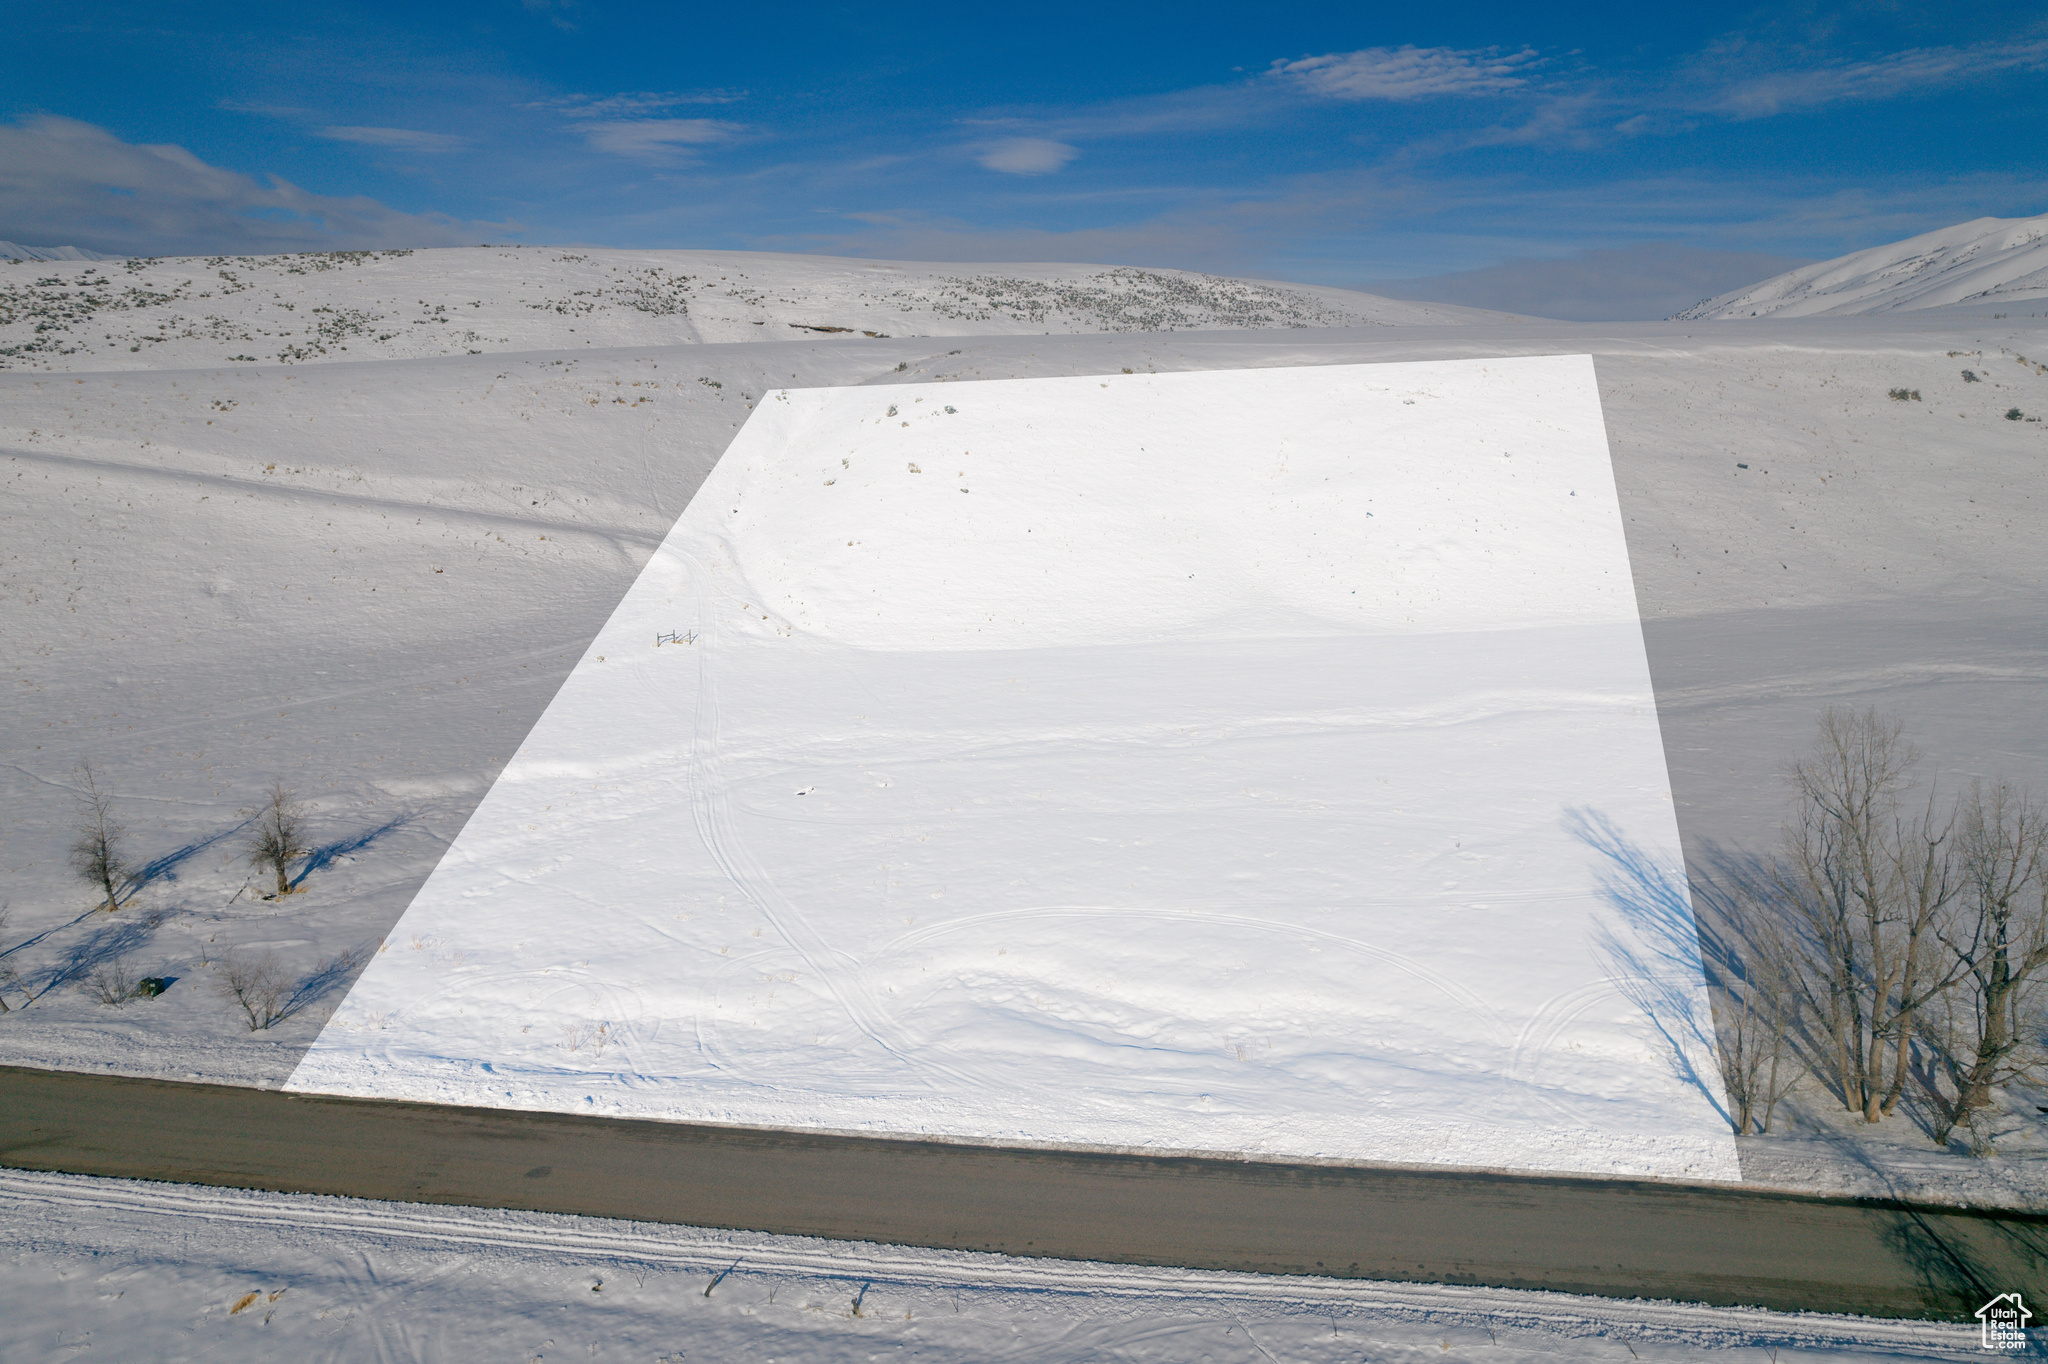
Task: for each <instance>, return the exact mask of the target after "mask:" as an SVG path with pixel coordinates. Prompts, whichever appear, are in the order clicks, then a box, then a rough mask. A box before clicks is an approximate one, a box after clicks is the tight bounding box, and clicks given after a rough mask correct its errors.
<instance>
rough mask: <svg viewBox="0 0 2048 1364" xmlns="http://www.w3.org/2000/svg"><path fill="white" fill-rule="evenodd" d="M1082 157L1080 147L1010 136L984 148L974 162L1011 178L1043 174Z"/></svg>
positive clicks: (1045, 139) (1041, 138)
mask: <svg viewBox="0 0 2048 1364" xmlns="http://www.w3.org/2000/svg"><path fill="white" fill-rule="evenodd" d="M1080 154H1081V152H1080V149H1079V148H1077V147H1071V146H1069V145H1067V144H1066V143H1064V142H1055V141H1053V140H1052V139H1051V138H1049V137H1010V138H1005V139H1003V140H1002V141H1001V142H991V143H989V144H988V145H986V146H984V147H983V148H982V149H981V150H980V151H979V152H978V153H977V154H976V156H975V160H977V161H979V162H981V164H982V165H984V166H986V167H987V168H988V169H990V170H992V171H1004V172H1006V173H1008V174H1010V175H1044V174H1046V173H1048V172H1050V171H1056V170H1058V169H1059V168H1060V167H1062V166H1064V165H1066V164H1067V163H1068V162H1069V161H1072V160H1073V159H1074V158H1075V157H1077V156H1079V155H1080Z"/></svg>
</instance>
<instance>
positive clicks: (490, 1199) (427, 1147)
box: [0, 1068, 2048, 1319]
mask: <svg viewBox="0 0 2048 1364" xmlns="http://www.w3.org/2000/svg"><path fill="white" fill-rule="evenodd" d="M0 1164H5V1165H8V1166H12V1167H15V1168H18V1169H29V1170H43V1171H57V1172H65V1173H72V1174H93V1175H105V1176H115V1177H125V1178H150V1179H168V1180H175V1181H180V1182H187V1183H196V1184H217V1185H231V1186H240V1187H248V1188H258V1189H270V1190H277V1191H285V1192H299V1193H325V1194H342V1195H350V1196H356V1197H367V1198H382V1199H397V1200H406V1201H411V1202H422V1203H456V1204H469V1205H476V1206H483V1207H500V1208H522V1209H528V1210H535V1211H547V1212H563V1213H579V1214H585V1215H592V1216H601V1217H615V1218H633V1219H637V1220H641V1221H655V1222H671V1223H681V1224H686V1225H693V1226H706V1227H743V1228H747V1229H751V1230H757V1231H772V1232H780V1233H784V1234H792V1235H802V1236H821V1237H831V1238H839V1239H848V1240H862V1241H877V1242H884V1243H890V1244H898V1245H913V1246H930V1247H937V1248H941V1249H954V1250H975V1251H998V1252H1006V1253H1009V1254H1012V1255H1026V1256H1042V1257H1054V1258H1064V1259H1082V1260H1101V1261H1112V1262H1123V1263H1136V1264H1152V1265H1180V1266H1186V1267H1190V1268H1196V1269H1221V1270H1237V1271H1259V1272H1268V1273H1285V1274H1309V1275H1324V1276H1335V1277H1358V1278H1372V1279H1391V1280H1408V1281H1428V1282H1439V1283H1452V1284H1480V1285H1488V1286H1493V1287H1501V1288H1536V1289H1550V1290H1555V1291H1561V1292H1576V1293H1593V1294H1604V1295H1609V1296H1624V1297H1654V1298H1677V1299H1683V1300H1692V1301H1703V1302H1710V1303H1723V1304H1745V1305H1754V1306H1763V1307H1771V1308H1777V1309H1793V1310H1809V1311H1834V1312H1853V1313H1859V1314H1865V1315H1875V1316H1940V1317H1950V1318H1955V1319H1966V1318H1967V1316H1968V1314H1969V1313H1970V1312H1971V1311H1972V1310H1973V1309H1974V1308H1975V1307H1976V1306H1977V1305H1978V1304H1981V1303H1983V1302H1985V1301H1987V1300H1989V1299H1990V1298H1991V1297H1992V1296H1993V1295H1994V1294H1996V1293H1999V1292H2007V1291H2019V1292H2022V1293H2027V1294H2037V1293H2039V1292H2041V1291H2043V1290H2044V1289H2048V1272H2044V1271H2048V1217H2039V1216H2029V1215H2018V1214H2005V1215H1998V1214H1987V1213H1976V1212H1971V1211H1967V1210H1956V1209H1932V1208H1914V1207H1910V1206H1906V1205H1902V1204H1895V1203H1881V1202H1852V1201H1847V1200H1831V1199H1819V1198H1808V1197H1800V1196H1795V1195H1785V1194H1775V1193H1763V1192H1757V1191H1754V1190H1743V1189H1728V1188H1725V1187H1723V1188H1710V1187H1698V1186H1687V1185H1681V1184H1662V1183H1647V1182H1634V1181H1611V1180H1584V1179H1562V1178H1535V1177H1515V1176H1505V1175H1491V1174H1471V1173H1462V1172H1449V1171H1427V1172H1425V1171H1416V1170H1393V1169H1384V1168H1382V1169H1369V1168H1362V1167H1358V1166H1335V1165H1323V1166H1311V1165H1288V1164H1279V1163H1260V1162H1238V1161H1226V1160H1215V1159H1198V1158H1174V1157H1160V1156H1144V1157H1138V1156H1122V1155H1108V1154H1091V1153H1085V1152H1075V1151H1050V1150H1041V1151H1023V1150H1003V1149H996V1148H989V1147H974V1146H962V1145H948V1144H941V1143H934V1142H910V1141H891V1140H876V1139H867V1138H847V1137H834V1136H819V1135H806V1134H795V1133H774V1132H765V1131H747V1130H742V1129H731V1128H712V1127H700V1126H694V1125H689V1124H682V1123H666V1122H644V1121H631V1120H618V1119H592V1118H582V1117H576V1116H571V1115H554V1114H537V1113H514V1112H502V1111H488V1110H476V1109H460V1108H447V1107H440V1106H435V1105H424V1104H405V1103H392V1102H386V1101H380V1100H355V1099H335V1098H311V1097H305V1096H298V1095H286V1094H280V1093H276V1092H274V1091H265V1090H253V1089H245V1088H239V1087H226V1086H205V1085H186V1084H169V1083H164V1082H161V1081H155V1080H138V1079H127V1078H117V1077H108V1076H81V1075H69V1074H63V1073H59V1072H52V1071H36V1070H21V1069H14V1068H6V1069H0Z"/></svg>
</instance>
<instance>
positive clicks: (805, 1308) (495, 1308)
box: [0, 1170, 1984, 1364]
mask: <svg viewBox="0 0 2048 1364" xmlns="http://www.w3.org/2000/svg"><path fill="white" fill-rule="evenodd" d="M0 1309H4V1313H5V1317H6V1321H7V1330H6V1331H5V1332H4V1333H0V1361H8V1362H11V1361H16V1360H19V1361H22V1362H23V1364H28V1361H36V1362H37V1364H40V1362H41V1361H44V1360H50V1359H69V1358H74V1357H77V1356H80V1355H84V1354H86V1353H87V1352H90V1357H93V1358H101V1357H104V1358H109V1359H121V1360H134V1361H154V1360H187V1359H205V1360H208V1361H211V1362H213V1364H235V1362H236V1361H241V1360H250V1361H259V1360H260V1361H266V1362H267V1361H271V1360H278V1359H293V1360H339V1361H354V1360H361V1359H405V1360H414V1361H419V1362H420V1364H438V1361H443V1360H448V1361H466V1360H474V1359H510V1360H520V1361H535V1362H536V1364H542V1362H544V1361H550V1360H559V1361H567V1360H572V1359H573V1360H579V1361H589V1360H600V1361H604V1360H618V1361H626V1360H631V1361H635V1362H636V1364H640V1362H642V1361H649V1360H653V1361H657V1364H681V1361H700V1360H718V1361H726V1360H763V1361H779V1364H861V1362H864V1361H871V1360H875V1359H881V1358H886V1359H897V1360H903V1361H906V1364H942V1362H949V1361H960V1362H961V1364H969V1362H970V1361H971V1364H1027V1361H1029V1362H1033V1364H1045V1362H1046V1361H1055V1360H1082V1359H1089V1360H1094V1359H1114V1360H1123V1361H1129V1362H1130V1364H1187V1362H1188V1361H1196V1360H1200V1361H1208V1362H1209V1364H1272V1362H1273V1361H1275V1360H1287V1361H1290V1362H1291V1364H1355V1362H1356V1361H1358V1360H1360V1359H1369V1360H1374V1361H1384V1362H1391V1361H1405V1360H1416V1361H1420V1360H1468V1359H1476V1360H1485V1361H1488V1362H1489V1364H1537V1362H1538V1361H1555V1360H1574V1361H1579V1360H1591V1361H1617V1362H1618V1364H1632V1362H1633V1361H1638V1360H1641V1361H1653V1362H1654V1361H1665V1360H1687V1359H1697V1358H1699V1357H1701V1356H1702V1355H1704V1354H1708V1353H1711V1354H1713V1355H1714V1356H1715V1357H1717V1358H1732V1359H1739V1360H1744V1361H1747V1360H1757V1361H1764V1360H1811V1361H1821V1360H1827V1361H1839V1364H1850V1362H1851V1361H1878V1360H1901V1359H1910V1360H1936V1359H1957V1360H1961V1359H1981V1358H1984V1354H1983V1352H1982V1351H1981V1350H1980V1349H1979V1348H1978V1343H1977V1333H1976V1330H1975V1328H1974V1326H1973V1325H1972V1324H1969V1323H1963V1324H1955V1323H1948V1322H1918V1321H1879V1320H1872V1319H1869V1318H1862V1317H1847V1316H1829V1315H1823V1314H1820V1313H1797V1314H1792V1313H1776V1312H1765V1311H1759V1310H1756V1309H1753V1308H1714V1307H1700V1306H1690V1305H1684V1304H1679V1303H1670V1302H1655V1301H1643V1300H1634V1301H1625V1302H1624V1301H1616V1300H1612V1299H1601V1298H1584V1297H1574V1296H1571V1295H1567V1294H1562V1293H1531V1292H1518V1291H1514V1290H1509V1289H1487V1288H1458V1287H1444V1286H1437V1285H1432V1284H1403V1283H1376V1282H1370V1281H1360V1280H1340V1279H1324V1278H1306V1277H1301V1278H1296V1277H1284V1278H1283V1277H1277V1276H1270V1277H1269V1276H1261V1275H1254V1274H1231V1273H1220V1272H1215V1271H1206V1270H1178V1269H1149V1268H1142V1267H1136V1266H1126V1265H1107V1264H1091V1263H1083V1262H1074V1261H1063V1260H1044V1259H1013V1258H1010V1257H1007V1256H1002V1255H986V1254H975V1253H970V1252H959V1251H934V1250H911V1249H905V1248H902V1247H896V1246H883V1245H870V1244H861V1243H854V1242H845V1241H824V1240H814V1239H808V1238H800V1237H790V1236H765V1235H757V1234H751V1233H746V1232H720V1231H702V1230H697V1229H694V1228H689V1227H670V1226H660V1225H654V1224H648V1223H635V1222H610V1221H599V1220H596V1219H592V1218H580V1217H562V1216H551V1215H546V1214H538V1213H520V1212H498V1211H487V1210H483V1209H472V1208H450V1207H430V1206H422V1205H419V1204H407V1203H377V1202H369V1201H366V1200H358V1199H347V1198H324V1197H317V1196H311V1195H303V1194H301V1195H292V1194H260V1193H244V1192H240V1191H237V1190H226V1189H205V1188H192V1187H187V1186H181V1185H167V1184H149V1183H140V1182H135V1181H128V1180H103V1179H88V1178H81V1177H78V1176H71V1175H46V1174H29V1173H23V1172H18V1171H11V1170H10V1171H0Z"/></svg>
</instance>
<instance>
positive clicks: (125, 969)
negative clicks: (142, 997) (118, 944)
mask: <svg viewBox="0 0 2048 1364" xmlns="http://www.w3.org/2000/svg"><path fill="white" fill-rule="evenodd" d="M136 984H137V980H136V975H135V969H134V968H133V967H132V966H130V965H129V964H128V958H126V957H116V958H114V959H113V960H112V961H108V962H102V963H100V965H99V966H97V967H95V968H94V969H93V973H92V978H91V979H90V980H89V981H87V982H86V988H87V989H88V990H90V991H91V992H92V996H93V998H95V999H97V1000H98V1001H99V1002H100V1003H102V1004H111V1005H113V1006H115V1007H116V1008H119V1007H120V1006H121V1005H123V1004H126V1003H127V1002H128V1001H129V1000H131V999H133V998H135V996H136Z"/></svg>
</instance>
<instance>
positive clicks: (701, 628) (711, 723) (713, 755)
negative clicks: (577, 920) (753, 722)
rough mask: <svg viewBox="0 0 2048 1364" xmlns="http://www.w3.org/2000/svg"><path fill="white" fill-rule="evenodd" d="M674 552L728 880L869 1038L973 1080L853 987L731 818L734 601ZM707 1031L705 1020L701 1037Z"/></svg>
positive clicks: (703, 780)
mask: <svg viewBox="0 0 2048 1364" xmlns="http://www.w3.org/2000/svg"><path fill="white" fill-rule="evenodd" d="M719 544H720V545H721V546H722V547H723V548H724V549H725V551H726V557H727V559H728V560H730V561H734V562H736V556H734V555H733V554H732V550H731V546H730V545H729V544H727V543H726V542H725V541H724V540H722V539H721V540H720V541H719ZM675 553H676V554H677V557H679V558H680V559H682V561H683V567H684V571H685V572H686V573H688V574H689V585H690V587H691V589H692V595H693V596H694V597H695V599H696V603H697V616H698V625H697V630H698V632H699V635H698V640H697V643H696V646H695V647H696V649H697V705H696V728H695V732H694V735H693V738H692V746H691V760H690V808H691V812H692V814H693V815H694V817H695V820H696V825H697V835H698V837H699V838H700V839H701V840H702V841H703V844H704V847H705V850H706V851H708V852H709V853H710V854H711V857H712V860H713V861H715V862H716V863H717V864H718V868H719V870H720V871H722V872H724V873H725V876H726V879H727V880H729V881H731V882H732V884H733V887H734V889H736V890H738V891H739V893H740V894H741V895H742V896H744V897H745V898H746V899H747V900H748V901H749V902H750V903H752V904H753V905H754V906H755V907H756V908H758V909H759V910H760V911H761V913H762V914H763V915H765V916H766V917H767V919H768V922H769V924H770V926H772V927H773V928H774V929H775V931H776V932H777V933H778V934H780V935H781V936H782V939H783V941H785V942H787V943H788V944H789V945H790V947H791V948H792V949H793V950H794V951H795V952H796V954H797V956H798V958H799V959H801V960H802V961H803V963H804V966H805V968H806V969H807V970H809V971H810V973H811V974H812V976H813V977H815V978H816V979H817V981H818V982H819V983H820V984H821V985H823V986H824V987H825V990H826V991H827V993H829V994H830V995H831V996H832V999H833V1001H834V1002H835V1003H837V1004H838V1005H839V1007H840V1009H841V1010H842V1011H843V1012H844V1013H845V1014H846V1016H847V1018H848V1019H849V1020H850V1021H851V1022H852V1023H853V1025H854V1027H856V1028H858V1029H859V1030H860V1031H861V1033H862V1034H863V1035H864V1036H866V1037H867V1038H868V1040H869V1041H871V1042H873V1043H874V1044H875V1045H876V1046H878V1047H880V1048H882V1050H883V1051H884V1052H886V1053H888V1054H889V1055H890V1056H892V1057H895V1058H897V1059H899V1060H901V1061H904V1062H905V1063H907V1065H908V1066H909V1068H910V1070H911V1071H912V1073H913V1074H915V1075H916V1076H917V1078H918V1079H920V1080H921V1081H922V1082H923V1083H924V1084H925V1085H926V1086H927V1087H928V1088H933V1089H936V1088H938V1086H937V1085H936V1084H935V1083H934V1080H933V1076H932V1073H931V1072H933V1071H937V1072H938V1073H939V1074H941V1075H943V1076H944V1077H946V1078H948V1079H950V1080H953V1081H955V1082H956V1083H960V1084H968V1085H971V1084H972V1083H973V1080H972V1078H971V1077H969V1076H967V1075H965V1074H962V1073H961V1072H959V1071H957V1070H954V1069H952V1068H951V1067H948V1066H944V1065H941V1064H938V1063H936V1062H934V1061H932V1060H931V1059H930V1058H929V1057H928V1056H920V1055H919V1054H918V1050H919V1049H918V1048H917V1047H916V1046H915V1044H914V1043H912V1042H911V1041H910V1040H909V1039H907V1038H905V1037H904V1036H903V1035H902V1032H901V1030H900V1029H898V1028H897V1027H895V1026H892V1025H893V1024H894V1021H895V1020H894V1019H892V1018H891V1017H890V1016H889V1015H888V1013H887V1012H885V1011H884V1010H882V1009H880V1008H879V1007H877V1002H876V1001H875V1000H874V999H873V998H872V997H871V995H870V993H869V992H868V991H867V990H865V989H864V988H856V989H848V988H847V977H848V976H849V975H852V976H853V977H854V980H855V982H856V984H858V968H859V963H858V962H857V961H856V960H855V959H854V958H852V957H850V956H848V955H847V954H845V953H843V952H840V951H838V950H837V949H835V948H833V947H832V946H831V944H829V943H827V942H826V941H825V939H824V937H823V936H822V935H821V934H819V932H818V930H817V928H816V927H815V926H813V925H812V923H811V922H810V920H809V918H808V917H807V916H806V915H805V914H804V912H803V909H802V907H801V906H799V905H798V904H796V902H795V901H793V900H791V899H790V898H789V897H788V896H786V895H784V894H783V893H782V891H781V890H780V889H779V888H778V887H777V886H776V884H775V881H774V878H772V877H771V876H769V875H768V872H767V869H766V868H764V867H763V866H762V865H761V864H760V863H759V862H758V861H757V860H756V859H755V858H754V856H753V854H752V852H751V851H750V850H749V849H748V847H747V844H746V840H745V839H744V838H743V837H741V835H740V833H739V829H738V827H737V823H736V821H735V820H734V817H733V810H732V785H731V783H730V782H728V781H726V780H725V779H724V774H723V770H722V769H723V766H724V764H723V762H722V761H721V759H720V756H719V747H718V718H719V711H718V669H717V666H716V664H715V662H714V657H715V655H716V654H717V652H718V648H719V644H720V642H721V641H722V639H723V638H724V635H725V630H726V626H725V624H724V619H723V616H724V613H723V612H722V611H721V610H719V609H718V608H719V607H720V606H726V605H730V603H726V602H721V601H720V600H718V599H717V594H716V593H715V592H714V590H713V589H712V587H711V572H710V570H709V568H708V566H707V565H706V564H704V563H703V562H702V561H701V560H699V559H698V558H697V557H696V556H695V555H692V554H690V553H688V552H687V551H683V550H677V551H675ZM700 1019H701V1014H700ZM701 1030H702V1024H701V1022H700V1024H699V1035H700V1036H701V1035H702V1031H701Z"/></svg>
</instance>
